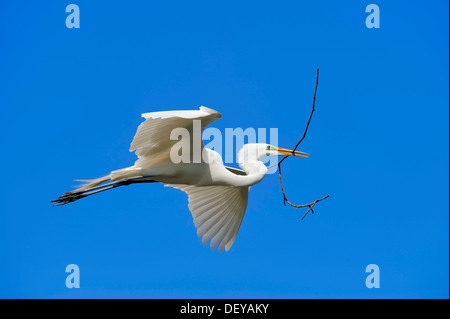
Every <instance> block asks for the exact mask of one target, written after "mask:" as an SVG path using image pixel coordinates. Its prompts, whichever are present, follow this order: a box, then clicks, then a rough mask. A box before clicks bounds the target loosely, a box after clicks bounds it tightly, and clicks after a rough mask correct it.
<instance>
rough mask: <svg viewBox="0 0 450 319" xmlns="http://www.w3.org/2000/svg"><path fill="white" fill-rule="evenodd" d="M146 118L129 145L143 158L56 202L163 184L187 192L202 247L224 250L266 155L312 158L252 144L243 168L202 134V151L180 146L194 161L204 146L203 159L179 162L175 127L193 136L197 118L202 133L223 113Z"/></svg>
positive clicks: (240, 158)
mask: <svg viewBox="0 0 450 319" xmlns="http://www.w3.org/2000/svg"><path fill="white" fill-rule="evenodd" d="M142 117H144V118H145V121H144V122H142V123H141V124H140V125H139V127H138V129H137V132H136V135H135V136H134V139H133V141H132V143H131V147H130V152H133V151H135V152H136V155H137V156H138V160H137V161H136V162H135V163H134V165H133V166H131V167H127V168H123V169H119V170H116V171H112V172H111V173H110V174H108V175H106V176H104V177H100V178H97V179H93V180H83V182H85V184H84V185H82V186H81V187H80V188H78V189H76V190H74V191H71V192H67V193H64V194H63V195H62V196H60V197H59V198H58V199H56V200H53V201H52V202H54V203H56V204H55V205H64V204H67V203H70V202H73V201H76V200H78V199H81V198H84V197H87V196H90V195H93V194H96V193H99V192H103V191H106V190H109V189H113V188H116V187H119V186H123V185H130V184H135V183H153V182H160V183H163V184H165V186H170V187H174V188H177V189H180V190H182V191H183V192H185V193H186V194H187V195H188V202H189V203H188V207H189V210H190V211H191V214H192V217H193V219H194V225H195V227H196V228H197V235H198V236H199V237H201V238H202V243H203V245H206V244H207V243H209V242H210V247H211V249H213V250H214V249H215V248H216V247H217V246H218V249H219V251H222V250H223V249H224V248H225V250H226V251H228V250H229V249H230V247H231V246H232V245H233V243H234V241H235V239H236V236H237V234H238V231H239V228H240V226H241V223H242V219H243V218H244V213H245V209H246V208H247V199H248V192H249V189H250V186H252V185H255V184H257V183H259V182H260V181H261V180H262V179H263V178H264V176H265V175H266V173H267V167H266V166H265V165H264V163H263V162H261V159H262V158H263V157H265V156H279V155H280V156H281V155H283V156H284V155H289V156H299V157H307V156H306V155H307V154H306V153H303V152H298V151H295V152H293V151H291V150H288V149H284V148H279V147H276V146H273V145H268V144H263V143H251V144H246V145H244V146H243V147H242V148H241V150H240V151H239V153H238V162H239V166H240V167H241V168H242V170H240V169H237V168H232V167H228V166H225V165H224V164H223V161H222V157H221V156H220V155H219V153H217V152H215V151H213V150H211V149H208V148H206V147H204V145H203V142H202V141H201V135H200V137H199V139H200V141H199V142H198V147H197V150H195V149H194V148H195V141H191V139H189V140H187V145H182V146H181V148H180V149H181V150H182V151H185V152H187V153H188V155H189V159H192V158H193V157H194V155H195V152H196V151H198V149H199V150H200V151H201V154H202V160H201V161H198V163H197V162H194V161H185V162H183V161H181V162H179V163H174V161H173V158H172V157H173V155H174V153H173V150H174V149H177V150H178V147H179V145H178V146H176V145H177V143H180V141H179V140H177V139H174V138H173V136H171V133H172V131H174V130H176V129H178V130H179V129H181V130H182V131H183V132H188V133H189V134H190V136H194V135H195V134H194V133H195V132H194V127H195V125H193V123H194V122H195V121H196V120H197V123H201V131H202V130H203V129H205V127H206V126H208V125H209V124H211V123H212V122H213V121H215V120H217V119H219V118H221V117H222V115H221V114H220V113H219V112H217V111H215V110H212V109H210V108H207V107H204V106H201V107H200V110H193V111H165V112H152V113H145V114H142ZM175 153H178V152H175Z"/></svg>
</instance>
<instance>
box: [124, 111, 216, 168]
mask: <svg viewBox="0 0 450 319" xmlns="http://www.w3.org/2000/svg"><path fill="white" fill-rule="evenodd" d="M142 117H144V118H145V121H144V122H142V123H141V125H139V127H138V129H137V132H136V135H135V136H134V138H133V141H132V142H131V146H130V152H133V151H136V155H137V156H138V157H139V160H138V162H136V163H137V164H143V163H144V162H145V163H151V162H154V161H157V160H159V159H161V158H166V157H168V156H169V154H170V149H171V147H172V146H173V145H174V144H175V143H177V142H178V141H177V140H171V139H170V134H171V132H172V131H173V130H174V129H176V128H185V129H187V130H188V131H189V134H190V136H193V132H192V131H193V121H194V120H201V130H202V131H203V129H204V128H205V127H206V126H208V125H209V124H211V123H212V122H214V121H215V120H217V119H219V118H221V117H222V115H221V114H220V113H219V112H217V111H215V110H212V109H209V108H207V107H204V106H201V107H200V110H198V111H166V112H152V113H144V114H142ZM200 140H201V136H200ZM200 144H201V148H202V149H203V143H202V141H200ZM191 154H192V152H191Z"/></svg>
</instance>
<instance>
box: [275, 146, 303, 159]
mask: <svg viewBox="0 0 450 319" xmlns="http://www.w3.org/2000/svg"><path fill="white" fill-rule="evenodd" d="M278 153H279V154H281V155H287V156H297V157H308V156H306V155H309V154H308V153H303V152H299V151H292V150H288V149H287V148H281V147H279V148H278ZM302 154H303V155H302Z"/></svg>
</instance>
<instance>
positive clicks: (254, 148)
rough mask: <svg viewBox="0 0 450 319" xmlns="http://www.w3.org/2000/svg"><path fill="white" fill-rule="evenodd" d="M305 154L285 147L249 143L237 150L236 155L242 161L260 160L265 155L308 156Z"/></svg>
mask: <svg viewBox="0 0 450 319" xmlns="http://www.w3.org/2000/svg"><path fill="white" fill-rule="evenodd" d="M307 155H309V154H308V153H303V152H299V151H292V150H289V149H287V148H281V147H277V146H273V145H270V144H264V143H249V144H246V145H244V147H243V148H242V149H241V151H240V152H239V155H238V157H240V158H241V159H242V160H243V161H245V159H248V160H250V161H252V160H260V159H262V158H263V157H266V156H296V157H308V156H307ZM243 161H240V162H243Z"/></svg>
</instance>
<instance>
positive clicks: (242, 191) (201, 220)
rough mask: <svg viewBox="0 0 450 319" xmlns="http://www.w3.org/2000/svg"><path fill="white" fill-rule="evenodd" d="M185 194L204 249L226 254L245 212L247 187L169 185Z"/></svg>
mask: <svg viewBox="0 0 450 319" xmlns="http://www.w3.org/2000/svg"><path fill="white" fill-rule="evenodd" d="M166 186H170V187H174V188H177V189H180V190H182V191H184V192H185V193H186V194H188V201H189V204H188V207H189V210H190V211H191V214H192V217H193V218H194V225H195V227H196V228H197V235H198V237H202V243H203V245H206V244H207V243H208V242H209V241H210V240H211V243H210V247H211V249H213V250H214V249H215V248H216V247H217V245H219V251H222V250H223V249H224V248H225V250H226V251H228V250H229V249H230V248H231V246H232V245H233V243H234V240H235V239H236V236H237V234H238V231H239V228H240V227H241V223H242V219H243V218H244V214H245V209H246V208H247V200H248V190H249V187H230V186H192V185H171V184H170V185H169V184H166Z"/></svg>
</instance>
